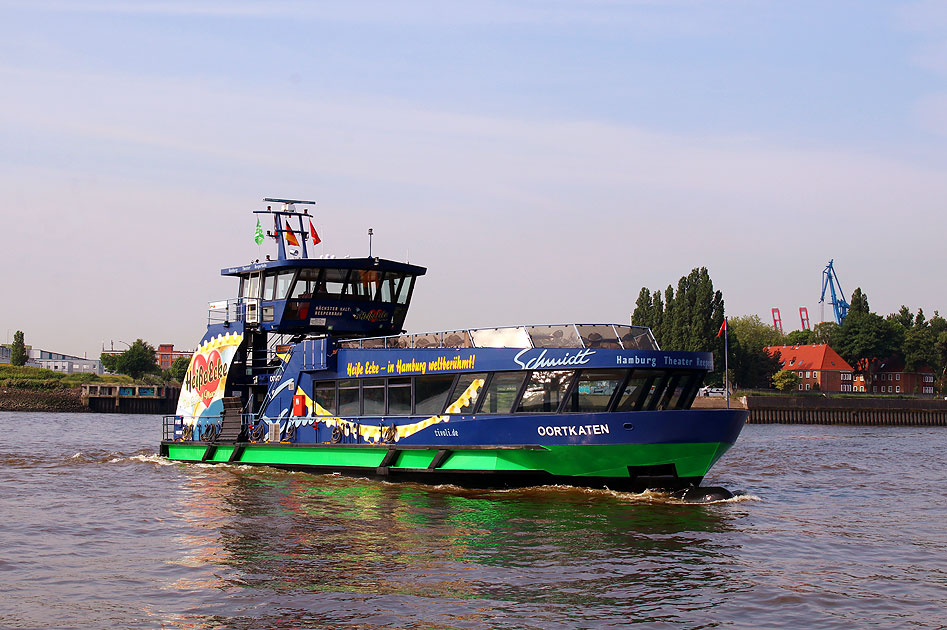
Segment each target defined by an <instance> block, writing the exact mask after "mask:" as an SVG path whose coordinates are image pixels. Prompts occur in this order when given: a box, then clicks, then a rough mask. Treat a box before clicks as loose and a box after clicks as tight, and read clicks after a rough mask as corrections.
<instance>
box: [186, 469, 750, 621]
mask: <svg viewBox="0 0 947 630" xmlns="http://www.w3.org/2000/svg"><path fill="white" fill-rule="evenodd" d="M191 470H193V475H192V477H191V479H190V480H189V482H188V483H187V484H186V485H185V487H184V489H183V490H184V491H183V492H182V493H181V495H180V499H179V509H178V514H179V516H180V517H181V518H182V519H184V520H185V521H186V522H187V523H188V525H189V527H187V528H186V529H185V530H183V531H182V533H181V534H180V535H179V536H178V539H177V542H178V544H179V545H180V547H181V550H182V552H183V553H184V556H185V558H186V559H187V562H193V563H205V564H206V565H208V567H209V568H210V567H217V568H220V569H225V570H218V569H215V570H213V571H212V572H211V573H209V574H208V575H206V576H204V577H203V578H201V580H197V581H195V580H194V579H193V577H192V578H189V580H188V581H179V582H178V583H177V584H176V587H177V588H182V589H185V590H188V589H192V588H205V589H206V588H227V587H237V586H239V587H241V588H245V589H251V591H250V592H253V591H254V590H260V591H266V592H268V593H270V594H274V593H275V594H279V595H282V596H283V598H282V599H278V601H280V602H282V603H281V604H280V606H278V608H280V609H283V610H284V611H285V608H286V607H287V606H288V607H289V608H292V607H293V606H292V605H291V604H290V602H292V601H295V600H296V599H297V598H298V597H299V596H301V595H304V594H307V593H308V594H323V595H330V594H331V595H332V596H335V597H338V596H344V597H345V599H346V600H347V601H350V602H351V599H352V598H357V597H361V596H370V597H371V598H376V599H379V598H381V599H384V598H386V597H387V598H392V597H394V598H395V599H396V600H397V601H400V602H402V604H404V602H406V601H413V602H414V605H415V606H416V605H418V603H417V601H415V600H414V599H413V598H426V599H435V600H443V599H444V598H449V599H451V600H453V601H455V602H460V601H464V600H487V601H489V602H491V604H490V606H489V608H490V609H491V610H494V609H498V606H499V607H500V608H502V602H504V601H506V602H518V603H519V604H521V605H522V604H525V603H533V604H537V605H541V606H542V607H544V609H545V607H549V606H552V607H556V608H559V607H563V608H564V609H565V610H566V611H568V613H567V616H578V617H581V616H582V615H583V614H584V612H583V611H586V610H588V607H589V606H599V607H600V608H599V609H598V613H597V614H601V613H602V611H603V609H602V608H601V607H603V606H604V607H605V609H607V608H608V607H610V606H612V607H618V608H616V614H617V610H618V609H619V608H620V609H621V610H622V611H623V612H622V613H621V614H622V615H627V614H629V613H630V612H631V611H633V610H637V611H638V612H639V613H641V614H645V615H646V616H647V615H652V616H653V617H654V618H655V619H658V618H661V617H662V616H663V615H667V614H671V615H676V614H678V612H679V610H680V607H684V608H685V609H686V608H689V607H696V606H698V605H702V606H706V602H702V601H698V600H699V599H700V598H701V597H703V595H697V593H706V590H703V591H702V590H700V589H706V587H711V588H712V589H714V590H717V589H724V590H728V589H731V588H734V585H733V584H730V583H729V582H730V580H731V577H730V574H731V572H728V571H727V570H722V569H725V568H726V567H727V566H728V562H729V558H730V554H731V552H732V550H731V549H729V548H728V545H726V544H724V543H722V542H721V537H720V534H725V533H727V532H729V531H730V530H731V528H732V524H733V523H734V521H736V520H739V519H740V518H742V515H743V511H744V510H743V508H741V507H740V506H739V505H732V504H728V505H710V506H707V505H680V504H671V503H668V502H661V501H659V500H655V498H653V497H650V498H648V497H646V498H642V497H636V496H634V495H624V494H618V493H608V492H600V491H586V490H578V489H571V488H534V489H524V490H516V491H505V492H499V491H482V490H478V491H472V490H463V489H460V488H456V487H449V488H438V487H429V486H419V485H413V484H387V483H380V482H375V481H369V480H360V479H351V478H346V477H339V476H311V475H305V474H294V473H286V472H282V471H276V470H271V469H259V468H258V469H248V468H232V467H226V468H203V469H196V468H195V469H191ZM697 587H700V589H698V588H697ZM343 594H345V595H343ZM471 603H473V602H471ZM357 607H361V605H360V604H359V605H358V606H357ZM576 607H579V608H576ZM675 609H677V610H678V612H674V611H675ZM442 613H443V611H442ZM518 614H519V613H518ZM557 614H560V615H561V614H562V613H561V612H560V613H557ZM409 616H410V614H409ZM402 621H404V619H402ZM450 623H454V622H450Z"/></svg>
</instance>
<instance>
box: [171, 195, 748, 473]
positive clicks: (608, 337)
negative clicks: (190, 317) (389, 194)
mask: <svg viewBox="0 0 947 630" xmlns="http://www.w3.org/2000/svg"><path fill="white" fill-rule="evenodd" d="M264 201H266V202H269V203H270V204H271V205H269V206H267V207H266V209H265V210H257V211H254V212H255V214H257V215H260V216H261V217H262V218H265V221H266V222H267V223H270V222H272V226H273V227H272V229H271V230H270V231H269V232H268V235H269V237H270V238H272V240H274V241H275V243H276V245H277V248H276V258H275V259H270V257H269V256H267V258H266V260H264V261H256V262H253V263H251V264H247V265H241V266H236V267H228V268H225V269H223V270H221V274H222V275H224V276H230V277H233V278H235V279H236V280H237V285H238V292H237V297H235V298H232V299H228V300H224V301H220V302H212V303H211V304H210V308H209V314H208V322H207V331H206V333H205V334H204V337H203V339H202V340H201V342H200V345H199V347H198V349H197V350H196V351H195V353H194V355H193V357H192V358H191V362H190V366H189V368H188V370H187V374H186V376H185V378H184V383H183V384H182V388H181V395H180V399H179V401H178V406H177V410H176V415H174V416H168V417H165V419H164V425H163V436H162V437H163V439H162V441H161V447H160V452H161V454H162V455H163V456H165V457H168V458H170V459H172V460H178V461H182V462H214V463H237V464H257V465H267V466H274V467H280V468H286V469H294V470H304V471H312V472H316V473H342V474H352V475H362V476H369V477H380V478H383V479H387V480H391V481H400V480H406V481H407V480H410V481H421V482H428V483H437V484H440V483H450V484H457V485H461V486H474V487H509V486H529V485H547V484H566V485H573V486H584V487H607V488H609V489H612V490H630V491H641V490H644V489H649V488H660V489H667V490H680V489H687V488H694V487H696V486H698V485H699V484H700V482H701V480H702V479H703V478H704V476H705V475H706V474H707V471H708V470H709V469H710V468H711V466H713V464H714V463H715V462H716V461H717V460H718V459H719V458H720V457H721V456H722V455H723V454H724V452H726V451H727V449H729V448H730V447H731V446H732V445H733V444H734V442H735V441H736V439H737V436H738V435H739V434H740V430H741V429H742V427H743V425H744V423H745V422H746V418H747V414H748V412H747V411H744V410H737V409H700V410H695V409H691V404H692V403H693V401H694V398H695V396H696V394H697V391H698V389H699V388H700V387H701V386H702V385H703V382H704V378H705V376H706V374H707V373H708V372H710V371H712V370H713V355H712V354H711V353H704V352H676V351H667V350H662V349H660V348H659V347H658V344H657V343H656V342H655V339H654V336H653V335H652V334H651V331H650V330H649V329H648V328H642V327H636V326H628V325H624V324H554V325H530V326H526V325H522V326H508V327H500V328H475V329H463V330H446V331H440V332H427V333H417V334H407V333H405V332H404V331H403V330H402V326H403V324H404V319H405V315H406V314H407V311H408V307H409V305H410V302H411V298H412V295H413V292H414V287H415V283H416V281H417V279H418V278H419V277H421V276H423V275H424V274H425V272H426V269H425V268H424V267H419V266H415V265H410V264H407V263H402V262H396V261H393V260H385V259H382V258H378V257H372V256H369V257H367V258H336V257H328V256H322V257H311V256H310V255H309V251H310V249H311V247H310V245H311V243H312V242H313V241H315V242H318V235H317V232H316V230H315V228H314V226H313V223H312V217H311V215H310V214H309V208H308V206H310V205H311V204H313V203H314V202H311V201H300V200H291V199H265V200H264ZM273 205H277V206H278V207H279V209H273ZM257 231H258V236H262V234H261V232H262V230H261V228H260V222H259V220H258V222H257Z"/></svg>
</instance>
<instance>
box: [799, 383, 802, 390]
mask: <svg viewBox="0 0 947 630" xmlns="http://www.w3.org/2000/svg"><path fill="white" fill-rule="evenodd" d="M799 391H802V383H799Z"/></svg>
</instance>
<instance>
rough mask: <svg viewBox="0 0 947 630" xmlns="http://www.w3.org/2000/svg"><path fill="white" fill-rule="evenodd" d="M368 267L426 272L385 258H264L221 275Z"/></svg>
mask: <svg viewBox="0 0 947 630" xmlns="http://www.w3.org/2000/svg"><path fill="white" fill-rule="evenodd" d="M300 268H305V269H370V270H372V271H398V272H401V273H408V274H411V275H414V276H423V275H424V274H425V273H427V268H426V267H419V266H417V265H411V264H409V263H403V262H398V261H395V260H387V259H385V258H290V259H287V260H264V261H259V262H252V263H250V264H247V265H242V266H239V267H225V268H224V269H221V270H220V275H222V276H241V275H244V274H246V273H249V272H251V271H261V270H276V269H300Z"/></svg>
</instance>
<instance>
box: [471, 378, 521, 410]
mask: <svg viewBox="0 0 947 630" xmlns="http://www.w3.org/2000/svg"><path fill="white" fill-rule="evenodd" d="M524 380H526V372H497V373H496V374H494V375H493V378H491V379H490V384H489V385H487V388H486V390H485V391H484V392H483V402H482V403H480V405H481V406H480V413H510V411H512V409H513V403H514V402H515V401H516V396H517V394H519V391H520V387H522V385H523V381H524Z"/></svg>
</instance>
